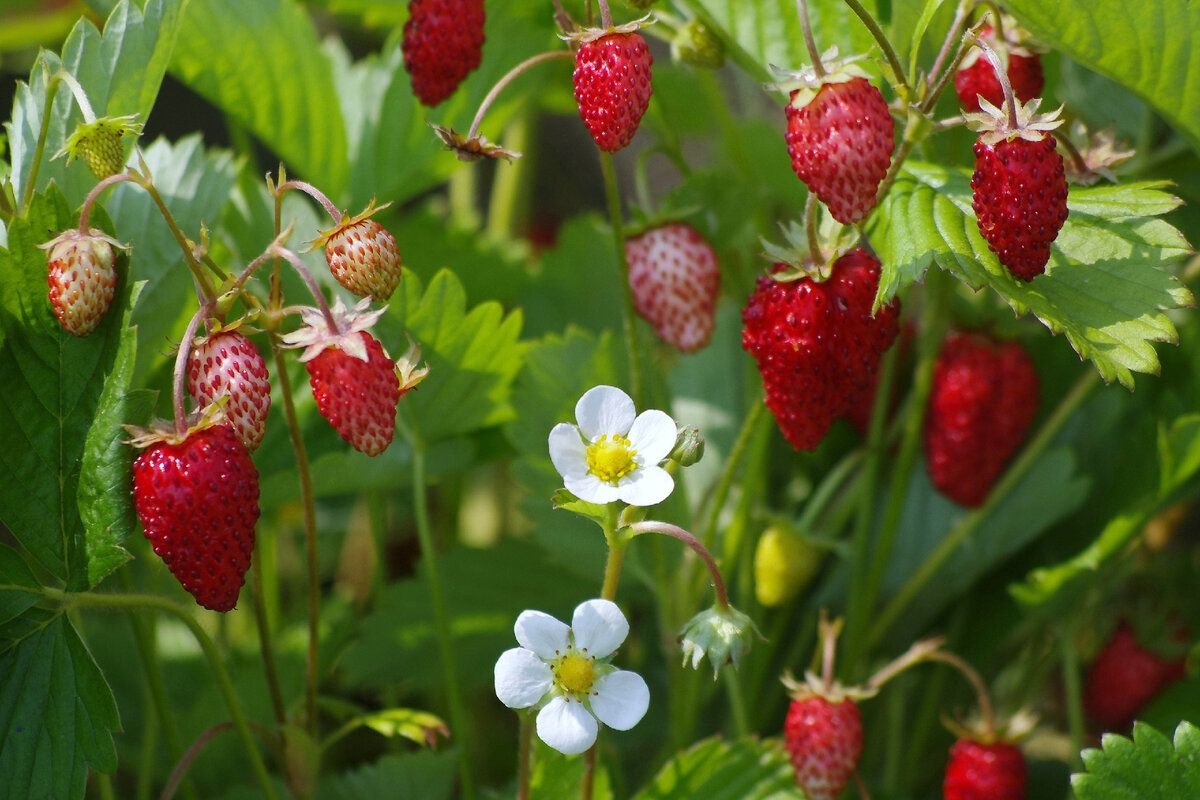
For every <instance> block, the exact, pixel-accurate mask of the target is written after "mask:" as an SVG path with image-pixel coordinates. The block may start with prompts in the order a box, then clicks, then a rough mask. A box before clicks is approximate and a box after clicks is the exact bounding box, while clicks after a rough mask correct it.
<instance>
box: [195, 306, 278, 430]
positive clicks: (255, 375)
mask: <svg viewBox="0 0 1200 800" xmlns="http://www.w3.org/2000/svg"><path fill="white" fill-rule="evenodd" d="M188 393H189V394H191V396H192V397H194V398H195V399H196V402H197V404H198V405H199V406H200V407H201V408H203V407H204V406H207V405H208V404H209V403H214V402H216V401H217V400H218V399H219V398H220V397H222V396H227V397H228V398H229V399H228V401H227V402H226V403H225V406H224V411H225V420H226V421H227V422H228V423H229V424H230V426H232V428H233V429H234V431H235V432H236V433H237V435H238V436H239V437H240V438H241V440H242V444H244V445H246V448H247V449H248V450H255V449H257V448H258V445H259V444H260V443H262V438H263V434H264V433H265V432H266V425H267V411H269V410H270V408H271V383H270V380H269V379H268V375H267V365H266V362H264V361H263V357H262V355H261V354H260V353H259V352H258V348H256V347H255V346H254V343H253V342H251V341H250V340H249V339H247V338H246V337H245V336H243V335H242V334H241V333H239V332H238V331H236V330H225V331H221V332H219V333H215V334H213V335H212V336H208V337H205V338H204V339H201V340H200V341H198V342H196V344H195V345H193V347H192V352H191V356H190V357H189V360H188Z"/></svg>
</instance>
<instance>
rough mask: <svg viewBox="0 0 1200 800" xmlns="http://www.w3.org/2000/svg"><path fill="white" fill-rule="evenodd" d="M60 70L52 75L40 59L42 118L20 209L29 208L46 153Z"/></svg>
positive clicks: (60, 78) (60, 74) (25, 209)
mask: <svg viewBox="0 0 1200 800" xmlns="http://www.w3.org/2000/svg"><path fill="white" fill-rule="evenodd" d="M62 73H63V71H62V70H59V71H58V72H56V73H55V74H54V75H51V74H50V68H49V67H47V66H46V62H45V60H43V61H42V77H43V80H44V81H45V84H46V100H45V102H43V103H42V119H41V122H40V123H39V125H38V138H37V144H36V145H34V148H33V161H32V162H31V164H30V166H29V177H28V178H27V179H26V181H25V190H24V191H23V192H21V211H22V212H25V211H27V210H28V209H29V203H30V202H31V201H32V200H33V190H34V189H35V188H36V187H37V178H38V171H39V170H40V169H41V166H42V156H43V155H45V153H46V137H47V136H48V135H49V134H50V117H51V114H52V113H53V111H54V97H55V95H57V94H58V84H59V83H60V82H61V81H62Z"/></svg>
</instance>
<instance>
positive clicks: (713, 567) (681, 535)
mask: <svg viewBox="0 0 1200 800" xmlns="http://www.w3.org/2000/svg"><path fill="white" fill-rule="evenodd" d="M629 531H630V533H632V534H634V535H637V534H641V533H661V534H663V535H664V536H670V537H671V538H672V539H678V540H679V541H681V542H683V543H684V544H686V545H687V546H688V547H690V548H692V550H694V551H696V554H697V555H699V556H700V558H701V560H703V561H704V566H706V567H708V574H709V576H710V577H711V578H712V582H713V590H714V591H715V592H716V595H717V607H718V608H728V607H729V594H728V593H727V592H726V590H725V579H724V578H722V577H721V570H720V569H719V568H718V567H717V561H716V559H714V558H713V556H712V553H710V552H709V551H708V548H707V547H705V546H704V545H703V544H702V543H701V542H700V540H699V539H697V538H696V537H695V536H694V535H692V534H691V533H689V532H688V531H686V530H684V529H683V528H681V527H679V526H678V525H672V524H671V523H670V522H659V521H657V520H647V521H645V522H635V523H634V524H633V525H630V526H629Z"/></svg>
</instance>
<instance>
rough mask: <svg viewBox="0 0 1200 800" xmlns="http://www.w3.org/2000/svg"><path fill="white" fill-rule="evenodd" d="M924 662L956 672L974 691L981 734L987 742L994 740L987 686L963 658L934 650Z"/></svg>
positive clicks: (992, 714) (994, 723)
mask: <svg viewBox="0 0 1200 800" xmlns="http://www.w3.org/2000/svg"><path fill="white" fill-rule="evenodd" d="M923 660H925V661H940V662H941V663H943V664H948V665H949V666H951V667H954V668H955V669H956V670H958V671H959V672H960V673H961V674H962V676H963V677H964V678H966V679H967V682H968V683H969V684H971V688H972V689H974V690H975V702H977V703H979V715H980V717H982V718H983V733H984V736H986V737H987V740H988V742H989V743H990V742H994V741H995V740H996V713H995V711H994V710H993V707H992V698H991V695H989V694H988V689H987V684H985V683H984V682H983V678H982V677H980V675H979V672H978V671H977V670H976V669H975V668H974V667H972V666H971V665H970V664H968V663H967V662H966V661H965V660H964V659H963V658H961V657H960V656H957V655H955V654H954V653H951V652H948V651H946V650H934V651H933V652H931V653H928V654H926V656H925V658H924V659H923Z"/></svg>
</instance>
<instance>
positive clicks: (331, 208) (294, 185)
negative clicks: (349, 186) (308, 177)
mask: <svg viewBox="0 0 1200 800" xmlns="http://www.w3.org/2000/svg"><path fill="white" fill-rule="evenodd" d="M288 189H299V190H300V191H302V192H304V193H305V194H306V195H308V196H309V197H311V198H312V199H314V200H316V201H317V202H318V203H320V204H321V207H322V208H324V209H325V211H326V213H328V214H329V216H330V217H331V218H332V219H333V222H334V224H335V225H336V224H338V223H340V222H341V221H342V220H343V219H345V217H346V215H345V213H344V212H342V211H341V209H339V208H338V207H337V206H335V205H334V204H333V201H332V200H330V199H329V198H328V197H327V196H326V195H325V193H324V192H322V191H321V190H320V189H318V188H317V187H315V186H313V185H312V184H311V183H308V182H307V181H285V182H284V183H281V184H279V186H277V187H275V196H276V197H282V196H283V194H284V193H285V192H286V191H287V190H288Z"/></svg>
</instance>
